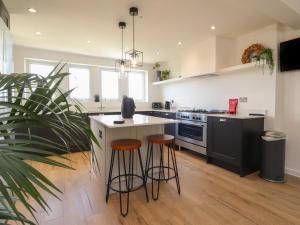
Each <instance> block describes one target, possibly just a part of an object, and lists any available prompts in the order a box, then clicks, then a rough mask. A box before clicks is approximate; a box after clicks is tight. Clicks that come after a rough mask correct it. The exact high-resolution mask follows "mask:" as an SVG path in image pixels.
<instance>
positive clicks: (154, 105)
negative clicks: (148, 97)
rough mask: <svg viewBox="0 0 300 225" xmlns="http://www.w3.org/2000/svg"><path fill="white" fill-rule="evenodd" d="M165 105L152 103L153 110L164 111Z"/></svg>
mask: <svg viewBox="0 0 300 225" xmlns="http://www.w3.org/2000/svg"><path fill="white" fill-rule="evenodd" d="M162 108H163V104H162V103H161V102H152V109H162Z"/></svg>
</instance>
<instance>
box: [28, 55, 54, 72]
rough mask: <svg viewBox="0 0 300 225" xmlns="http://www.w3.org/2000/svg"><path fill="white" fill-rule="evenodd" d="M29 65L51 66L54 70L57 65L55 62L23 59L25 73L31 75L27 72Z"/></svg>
mask: <svg viewBox="0 0 300 225" xmlns="http://www.w3.org/2000/svg"><path fill="white" fill-rule="evenodd" d="M30 64H37V65H46V66H53V67H54V68H55V66H56V65H57V63H55V62H50V61H46V60H38V59H37V60H35V59H25V71H26V72H27V73H31V72H30V71H29V68H30ZM38 75H40V74H38Z"/></svg>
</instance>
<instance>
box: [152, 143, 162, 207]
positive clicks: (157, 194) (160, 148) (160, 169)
mask: <svg viewBox="0 0 300 225" xmlns="http://www.w3.org/2000/svg"><path fill="white" fill-rule="evenodd" d="M152 146H153V144H152ZM159 151H160V163H159V172H158V180H157V192H156V196H155V195H154V191H153V180H154V179H152V199H153V200H154V201H156V200H158V197H159V186H160V175H161V174H162V173H163V171H162V169H163V145H160V146H159ZM152 153H153V151H152ZM152 168H153V155H152ZM152 178H154V177H153V169H152Z"/></svg>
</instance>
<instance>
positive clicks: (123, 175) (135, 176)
mask: <svg viewBox="0 0 300 225" xmlns="http://www.w3.org/2000/svg"><path fill="white" fill-rule="evenodd" d="M119 177H120V178H121V179H122V177H124V178H125V179H126V175H125V174H122V175H120V176H116V177H114V178H112V179H111V183H113V181H114V180H116V179H119ZM127 177H133V178H139V179H141V181H142V184H141V185H138V186H136V187H132V188H128V187H127V189H126V190H119V189H116V188H114V187H112V186H110V187H109V189H111V190H113V191H115V192H118V193H122V194H124V193H128V192H133V191H136V190H138V189H140V188H142V187H143V186H144V183H143V182H144V178H143V177H142V176H140V175H137V174H131V175H127ZM123 181H124V182H126V181H125V180H123ZM125 185H126V184H125ZM126 186H127V185H126Z"/></svg>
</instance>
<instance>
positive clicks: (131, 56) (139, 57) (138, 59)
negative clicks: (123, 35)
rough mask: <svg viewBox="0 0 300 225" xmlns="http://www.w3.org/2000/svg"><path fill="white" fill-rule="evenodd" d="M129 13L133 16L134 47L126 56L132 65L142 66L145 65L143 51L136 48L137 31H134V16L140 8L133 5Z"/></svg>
mask: <svg viewBox="0 0 300 225" xmlns="http://www.w3.org/2000/svg"><path fill="white" fill-rule="evenodd" d="M129 14H130V15H131V16H132V26H133V29H132V31H133V33H132V42H133V48H132V49H131V50H129V51H127V52H126V54H125V57H126V59H127V60H130V66H131V67H134V68H135V67H141V66H143V52H142V51H139V50H136V49H135V33H134V17H135V16H137V15H138V14H139V10H138V8H136V7H131V8H130V9H129Z"/></svg>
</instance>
